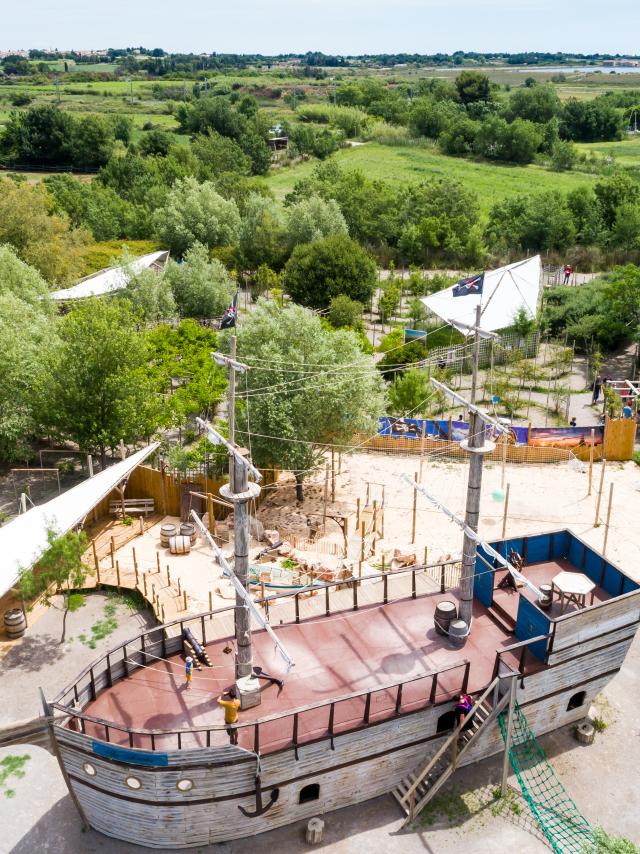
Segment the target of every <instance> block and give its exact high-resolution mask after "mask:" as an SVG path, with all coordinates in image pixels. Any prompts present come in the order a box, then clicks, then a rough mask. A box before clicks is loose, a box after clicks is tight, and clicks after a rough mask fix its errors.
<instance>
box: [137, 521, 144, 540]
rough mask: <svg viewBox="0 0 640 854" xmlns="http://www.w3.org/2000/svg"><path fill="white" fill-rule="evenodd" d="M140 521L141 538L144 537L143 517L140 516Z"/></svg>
mask: <svg viewBox="0 0 640 854" xmlns="http://www.w3.org/2000/svg"><path fill="white" fill-rule="evenodd" d="M138 521H139V522H140V534H139V536H142V535H143V534H144V521H143V519H142V516H138Z"/></svg>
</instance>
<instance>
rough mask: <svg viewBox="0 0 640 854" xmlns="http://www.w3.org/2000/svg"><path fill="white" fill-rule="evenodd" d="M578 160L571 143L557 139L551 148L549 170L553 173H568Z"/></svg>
mask: <svg viewBox="0 0 640 854" xmlns="http://www.w3.org/2000/svg"><path fill="white" fill-rule="evenodd" d="M577 159H578V151H577V149H576V147H575V145H574V144H573V143H572V142H567V141H566V140H562V139H559V140H558V141H557V142H554V144H553V146H552V148H551V168H552V169H553V171H554V172H568V171H569V170H571V169H573V167H574V166H575V165H576V161H577Z"/></svg>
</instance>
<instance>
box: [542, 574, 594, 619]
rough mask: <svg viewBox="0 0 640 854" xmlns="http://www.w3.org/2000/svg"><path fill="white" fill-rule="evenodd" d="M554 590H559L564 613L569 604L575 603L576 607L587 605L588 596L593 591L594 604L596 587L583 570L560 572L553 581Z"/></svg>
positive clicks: (561, 609)
mask: <svg viewBox="0 0 640 854" xmlns="http://www.w3.org/2000/svg"><path fill="white" fill-rule="evenodd" d="M551 586H552V589H553V590H557V591H558V595H559V597H560V613H561V614H564V612H565V611H566V610H567V608H568V607H569V605H571V604H573V605H575V606H576V608H586V607H587V596H588V595H589V593H591V602H590V604H591V605H593V594H594V591H595V589H596V585H595V582H593V581H592V580H591V579H590V578H589V576H588V575H585V574H584V573H582V572H567V571H566V570H565V571H563V572H559V573H558V575H555V576H554V577H553V580H552V582H551Z"/></svg>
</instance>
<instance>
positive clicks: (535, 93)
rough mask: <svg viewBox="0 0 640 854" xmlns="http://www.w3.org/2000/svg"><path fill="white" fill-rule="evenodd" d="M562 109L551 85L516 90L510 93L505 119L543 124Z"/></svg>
mask: <svg viewBox="0 0 640 854" xmlns="http://www.w3.org/2000/svg"><path fill="white" fill-rule="evenodd" d="M561 109H562V104H561V101H560V98H559V97H558V94H557V92H556V90H555V88H554V86H553V85H551V84H546V85H541V86H532V87H525V88H521V89H516V90H515V91H513V92H512V93H511V96H510V98H509V103H508V106H507V109H506V114H507V117H508V118H509V119H510V120H511V121H513V119H515V118H521V119H527V120H528V121H530V122H536V124H545V123H546V122H548V121H549V120H550V119H552V118H554V116H557V115H558V114H559V113H560V111H561Z"/></svg>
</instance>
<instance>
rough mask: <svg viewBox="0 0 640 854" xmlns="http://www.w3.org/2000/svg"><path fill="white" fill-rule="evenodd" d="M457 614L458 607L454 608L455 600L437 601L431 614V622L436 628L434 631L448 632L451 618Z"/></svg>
mask: <svg viewBox="0 0 640 854" xmlns="http://www.w3.org/2000/svg"><path fill="white" fill-rule="evenodd" d="M457 616H458V609H457V608H456V603H455V602H450V601H448V600H445V601H444V602H438V605H437V606H436V612H435V614H434V615H433V624H434V626H435V628H436V632H437V633H438V634H439V635H446V634H448V633H449V625H450V623H451V620H455V619H456V617H457Z"/></svg>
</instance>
